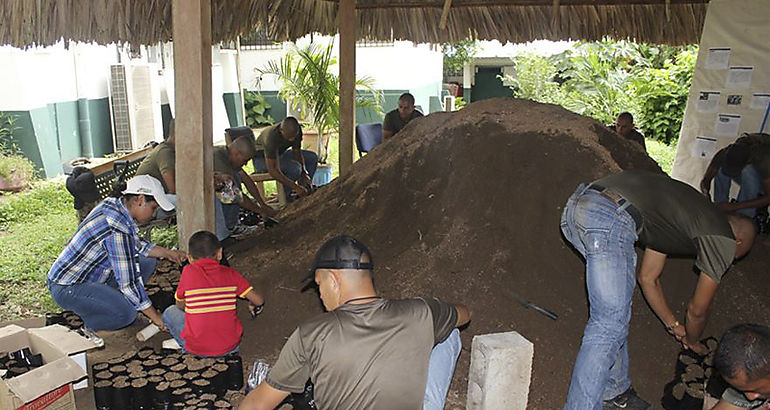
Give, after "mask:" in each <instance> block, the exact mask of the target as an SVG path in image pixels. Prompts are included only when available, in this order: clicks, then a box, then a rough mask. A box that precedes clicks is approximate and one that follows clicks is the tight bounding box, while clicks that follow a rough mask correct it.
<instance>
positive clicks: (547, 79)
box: [509, 40, 697, 144]
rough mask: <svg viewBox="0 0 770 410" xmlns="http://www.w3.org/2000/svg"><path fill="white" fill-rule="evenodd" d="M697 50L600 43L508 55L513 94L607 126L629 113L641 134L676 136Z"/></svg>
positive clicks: (668, 140) (665, 139) (670, 138)
mask: <svg viewBox="0 0 770 410" xmlns="http://www.w3.org/2000/svg"><path fill="white" fill-rule="evenodd" d="M696 55H697V48H696V47H694V46H686V47H670V46H658V45H648V44H638V43H634V42H629V41H612V40H605V41H600V42H594V43H577V44H576V45H575V47H573V48H572V49H571V50H567V51H566V52H564V53H561V54H557V55H554V56H550V57H543V56H538V55H534V54H524V55H520V56H517V57H514V63H515V65H516V78H509V81H511V82H512V83H513V85H514V86H513V95H514V96H515V97H519V98H528V99H531V100H535V101H539V102H544V103H552V104H558V105H561V106H563V107H565V108H567V109H569V110H571V111H574V112H577V113H579V114H583V115H587V116H590V117H592V118H595V119H596V120H598V121H600V122H602V123H605V124H609V123H612V122H614V120H615V117H616V116H617V114H618V113H620V112H623V111H629V112H631V113H632V114H633V115H634V120H635V121H634V122H635V124H636V126H637V127H638V128H640V129H642V131H643V132H644V133H645V135H647V137H651V138H654V139H657V140H659V141H662V142H664V143H667V144H668V143H671V142H672V141H675V140H676V139H677V138H678V135H679V130H680V128H681V125H682V117H683V116H684V109H685V106H686V103H687V96H688V93H689V88H690V84H691V82H692V73H693V70H694V67H695V58H696Z"/></svg>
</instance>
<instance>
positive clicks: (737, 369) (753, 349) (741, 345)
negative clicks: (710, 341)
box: [712, 324, 770, 410]
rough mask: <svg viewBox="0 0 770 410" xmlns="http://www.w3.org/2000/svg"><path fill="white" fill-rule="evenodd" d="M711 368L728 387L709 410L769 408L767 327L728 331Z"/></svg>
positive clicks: (769, 329)
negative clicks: (720, 376) (715, 370)
mask: <svg viewBox="0 0 770 410" xmlns="http://www.w3.org/2000/svg"><path fill="white" fill-rule="evenodd" d="M714 367H716V369H717V371H718V372H719V374H721V375H722V378H723V379H724V380H725V381H726V382H727V383H729V384H730V387H728V388H727V390H725V392H724V394H723V395H722V399H721V400H719V403H717V405H716V406H715V407H714V408H713V409H712V410H740V409H770V327H767V326H763V325H755V324H740V325H735V326H733V327H731V328H730V329H728V330H727V331H726V332H725V334H724V335H723V336H722V339H721V340H720V341H719V346H718V347H717V351H716V353H715V354H714Z"/></svg>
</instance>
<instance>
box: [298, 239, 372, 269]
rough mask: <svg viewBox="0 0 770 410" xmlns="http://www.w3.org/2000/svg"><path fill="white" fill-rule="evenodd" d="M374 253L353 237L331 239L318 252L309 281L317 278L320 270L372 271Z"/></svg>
mask: <svg viewBox="0 0 770 410" xmlns="http://www.w3.org/2000/svg"><path fill="white" fill-rule="evenodd" d="M373 268H374V263H373V261H372V253H371V252H369V248H367V247H366V245H364V244H363V243H362V242H361V241H359V240H358V239H356V238H353V237H352V236H348V235H339V236H335V237H334V238H331V239H329V240H328V241H326V243H324V244H323V245H321V248H320V249H319V250H318V252H316V254H315V259H314V260H313V266H312V267H311V268H310V272H309V273H308V277H307V278H306V280H307V279H310V280H312V279H313V278H314V277H315V271H316V270H318V269H360V270H372V269H373Z"/></svg>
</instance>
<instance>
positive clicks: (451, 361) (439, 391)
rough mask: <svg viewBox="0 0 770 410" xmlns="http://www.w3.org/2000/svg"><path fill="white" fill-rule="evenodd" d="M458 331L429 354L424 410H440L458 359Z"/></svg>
mask: <svg viewBox="0 0 770 410" xmlns="http://www.w3.org/2000/svg"><path fill="white" fill-rule="evenodd" d="M461 348H462V343H461V342H460V331H459V330H457V329H454V330H452V333H450V334H449V337H447V338H446V340H444V341H443V342H441V343H439V344H437V345H436V346H435V347H434V348H433V351H432V352H431V354H430V361H429V362H428V382H427V384H426V385H425V398H424V399H423V404H422V408H423V409H424V410H434V409H435V410H442V409H443V408H444V402H445V401H446V394H447V392H448V391H449V384H450V383H452V375H453V374H454V372H455V364H456V363H457V358H458V357H460V349H461Z"/></svg>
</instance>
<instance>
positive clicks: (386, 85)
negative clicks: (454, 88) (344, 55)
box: [240, 35, 443, 110]
mask: <svg viewBox="0 0 770 410" xmlns="http://www.w3.org/2000/svg"><path fill="white" fill-rule="evenodd" d="M313 42H314V43H316V44H319V45H327V44H329V43H330V42H333V43H334V50H333V54H334V55H335V56H336V57H337V58H338V59H339V37H338V36H335V37H328V36H317V35H316V36H313ZM308 44H310V36H305V37H303V38H301V39H299V40H297V46H298V47H303V46H306V45H308ZM289 49H290V43H284V44H283V45H282V47H281V48H280V49H270V50H242V51H241V66H240V68H241V75H242V81H243V86H244V88H247V89H250V90H263V91H275V90H278V89H279V87H280V84H278V82H277V81H276V78H275V76H267V75H266V76H263V77H262V78H261V80H260V83H259V85H257V75H256V73H255V72H254V68H262V67H265V66H266V65H267V62H268V61H271V60H277V59H279V58H281V57H282V56H283V55H285V54H286V52H287V51H288V50H289ZM338 70H339V65H337V66H336V71H338ZM363 76H370V77H372V78H374V80H375V88H377V89H381V90H382V89H396V90H401V89H409V90H425V89H431V90H432V91H431V93H432V94H433V95H439V94H440V92H441V81H442V76H443V54H442V53H441V50H440V49H438V48H434V47H432V46H430V45H428V44H419V45H415V44H414V43H412V42H409V41H396V42H395V43H394V44H393V45H392V46H378V47H360V46H359V47H357V48H356V77H358V78H361V77H363ZM416 97H417V98H418V101H416V104H417V105H421V106H422V107H423V108H424V109H426V110H427V109H428V106H429V101H428V96H427V95H418V96H416Z"/></svg>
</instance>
